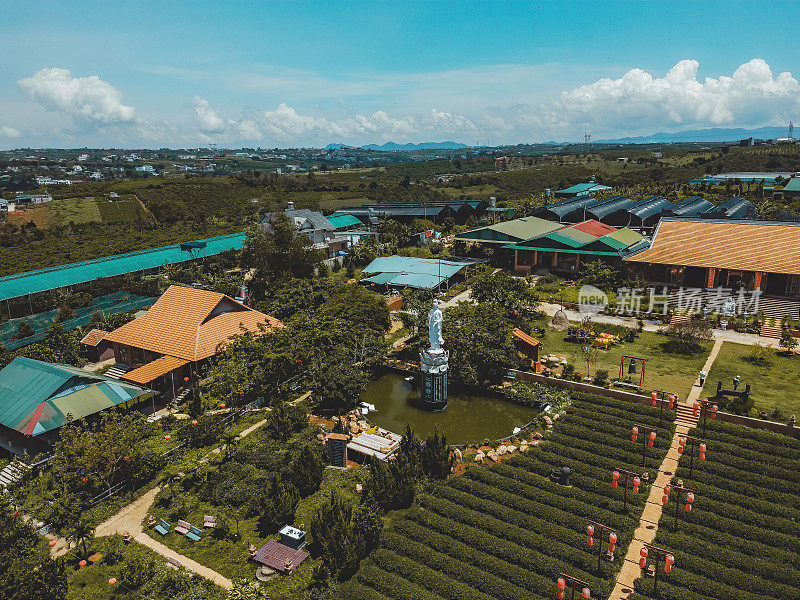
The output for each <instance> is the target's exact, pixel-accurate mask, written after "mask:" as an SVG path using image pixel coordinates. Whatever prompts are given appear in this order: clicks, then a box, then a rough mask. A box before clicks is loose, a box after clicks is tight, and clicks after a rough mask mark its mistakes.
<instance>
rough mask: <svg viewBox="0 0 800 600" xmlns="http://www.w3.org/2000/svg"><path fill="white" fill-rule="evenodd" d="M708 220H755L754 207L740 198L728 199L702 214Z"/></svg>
mask: <svg viewBox="0 0 800 600" xmlns="http://www.w3.org/2000/svg"><path fill="white" fill-rule="evenodd" d="M703 218H708V219H757V218H758V209H756V205H755V204H753V203H752V202H750V201H749V200H745V199H744V198H742V197H740V196H734V197H733V198H728V199H727V200H724V201H722V202H720V203H719V204H717V205H716V206H715V207H714V208H710V209H708V210H707V211H705V212H704V213H703Z"/></svg>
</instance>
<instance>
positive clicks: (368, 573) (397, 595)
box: [355, 560, 445, 600]
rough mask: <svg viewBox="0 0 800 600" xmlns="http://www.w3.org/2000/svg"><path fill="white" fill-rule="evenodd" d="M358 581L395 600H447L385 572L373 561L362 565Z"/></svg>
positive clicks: (357, 576)
mask: <svg viewBox="0 0 800 600" xmlns="http://www.w3.org/2000/svg"><path fill="white" fill-rule="evenodd" d="M355 577H356V580H357V581H358V582H360V583H363V584H364V585H366V586H367V587H370V588H372V589H374V590H376V591H378V592H380V593H381V594H385V595H386V596H388V597H389V598H393V599H394V600H445V599H444V598H443V597H442V596H439V595H437V594H434V593H433V592H431V591H428V590H427V589H425V588H422V587H420V586H418V585H415V584H414V583H411V582H410V581H408V580H407V579H404V578H402V577H400V576H399V575H395V574H394V573H390V572H389V571H385V570H383V569H381V568H379V567H378V566H377V565H375V564H374V563H373V562H372V561H371V560H368V561H365V562H363V563H361V567H360V568H359V570H358V572H357V573H356V575H355Z"/></svg>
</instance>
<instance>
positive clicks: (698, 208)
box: [668, 196, 714, 217]
mask: <svg viewBox="0 0 800 600" xmlns="http://www.w3.org/2000/svg"><path fill="white" fill-rule="evenodd" d="M710 208H714V205H713V204H712V203H711V202H709V201H708V200H705V199H703V198H701V197H700V196H689V197H688V198H684V199H683V200H681V201H680V202H678V203H677V204H673V205H672V208H670V209H668V212H669V214H671V215H673V216H676V217H696V216H698V215H699V214H700V213H702V212H705V211H707V210H708V209H710Z"/></svg>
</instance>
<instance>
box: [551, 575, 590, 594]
mask: <svg viewBox="0 0 800 600" xmlns="http://www.w3.org/2000/svg"><path fill="white" fill-rule="evenodd" d="M567 586H569V588H570V589H571V590H572V597H571V600H575V592H576V590H578V589H579V588H582V589H581V599H582V600H589V599H590V598H591V597H592V592H591V590H590V589H589V584H588V583H586V582H585V581H581V580H580V579H578V578H577V577H572V576H571V575H565V574H564V573H559V574H558V578H557V579H556V598H558V600H564V592H565V591H566V589H567Z"/></svg>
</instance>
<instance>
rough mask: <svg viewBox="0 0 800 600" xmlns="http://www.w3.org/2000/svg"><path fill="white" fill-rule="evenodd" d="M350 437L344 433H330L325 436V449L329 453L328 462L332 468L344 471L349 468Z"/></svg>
mask: <svg viewBox="0 0 800 600" xmlns="http://www.w3.org/2000/svg"><path fill="white" fill-rule="evenodd" d="M349 441H350V436H349V435H346V434H344V433H329V434H328V435H327V436H325V448H326V449H327V451H328V462H329V464H330V465H331V466H334V467H339V468H341V469H344V468H346V467H347V442H349Z"/></svg>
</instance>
